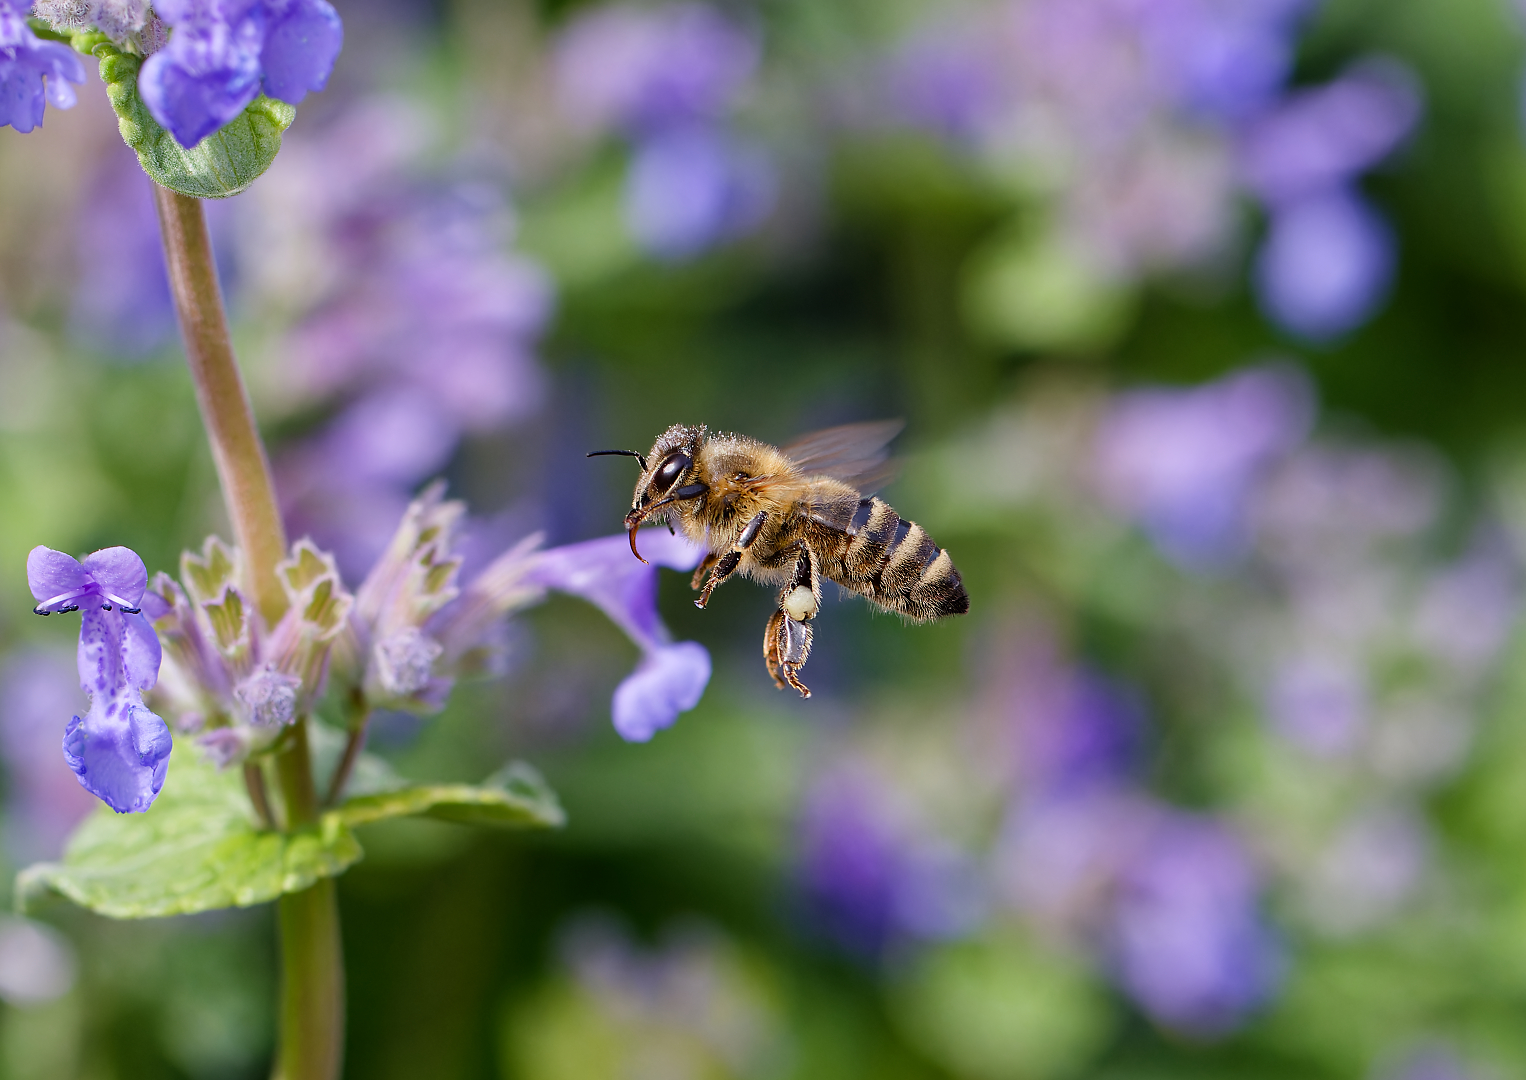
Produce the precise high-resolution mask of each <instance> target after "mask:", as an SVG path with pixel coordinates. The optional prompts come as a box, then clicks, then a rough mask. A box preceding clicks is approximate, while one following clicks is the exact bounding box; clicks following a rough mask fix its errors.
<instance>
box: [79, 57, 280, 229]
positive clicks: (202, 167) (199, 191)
mask: <svg viewBox="0 0 1526 1080" xmlns="http://www.w3.org/2000/svg"><path fill="white" fill-rule="evenodd" d="M74 44H75V47H76V48H80V47H81V46H82V45H86V46H88V47H89V48H88V51H90V52H91V53H92V54H93V55H94V56H97V57H99V58H100V61H101V81H102V82H104V83H105V84H106V94H107V97H109V98H110V99H111V107H112V108H113V109H114V110H116V114H117V127H118V129H119V130H120V131H121V133H122V141H123V142H125V143H126V144H127V145H128V146H130V147H132V149H133V150H135V151H137V154H138V163H139V164H140V165H142V166H143V171H144V172H146V173H148V175H149V176H150V177H152V178H153V180H154V182H155V183H157V184H160V185H162V186H163V187H167V188H169V189H170V190H171V191H178V192H180V194H182V195H190V196H193V197H195V198H198V199H222V198H226V197H227V196H229V195H237V194H238V193H239V192H241V191H243V190H244V189H245V188H247V187H248V186H249V185H250V184H252V183H254V181H255V180H256V179H258V178H259V176H260V174H261V173H263V172H264V171H265V170H266V169H268V168H270V163H271V162H273V161H275V159H276V154H277V153H278V152H279V151H280V149H281V133H282V132H283V131H285V130H286V129H287V128H289V127H290V126H291V122H292V121H293V120H295V119H296V117H297V110H296V109H294V108H292V107H291V106H290V105H288V104H286V102H284V101H276V100H274V99H272V98H268V97H265V96H264V95H263V94H262V95H260V96H259V97H257V98H255V99H254V101H252V102H250V104H249V106H248V108H246V109H245V110H244V111H243V112H242V113H240V114H239V115H238V116H236V117H234V118H233V119H232V120H230V121H228V123H226V124H224V125H223V126H222V127H220V128H218V129H217V130H216V131H214V132H213V133H212V134H210V135H208V136H207V137H206V138H205V139H203V140H201V142H199V143H197V144H196V145H195V146H194V147H192V148H191V149H189V150H187V149H186V148H185V147H183V146H181V145H180V144H179V143H177V142H176V141H175V137H174V136H173V135H171V134H170V133H169V132H168V131H166V130H165V129H164V128H162V127H160V126H159V122H158V121H157V120H155V119H154V118H153V117H152V116H151V115H149V111H148V106H147V105H145V104H144V103H143V99H142V98H141V97H140V96H139V95H138V68H139V67H140V66H141V65H142V63H143V61H142V58H140V57H137V56H133V55H131V54H129V53H124V52H122V51H121V50H119V49H118V48H117V47H116V46H115V45H113V44H111V43H110V42H109V41H104V42H97V41H94V39H93V38H90V39H84V40H81V39H80V38H79V37H78V36H77V37H76V39H75V42H74Z"/></svg>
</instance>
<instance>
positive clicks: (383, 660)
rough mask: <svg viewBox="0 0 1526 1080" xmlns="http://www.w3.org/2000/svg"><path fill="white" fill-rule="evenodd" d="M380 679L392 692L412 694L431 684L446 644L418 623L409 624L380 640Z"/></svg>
mask: <svg viewBox="0 0 1526 1080" xmlns="http://www.w3.org/2000/svg"><path fill="white" fill-rule="evenodd" d="M374 651H375V657H374V664H375V667H374V670H375V672H376V679H377V681H378V682H379V683H381V687H382V689H383V690H385V691H386V692H387V693H388V694H391V695H393V696H396V697H410V696H412V695H413V694H415V693H417V692H418V691H420V690H422V689H424V687H425V686H427V685H429V680H430V677H431V676H432V674H433V673H434V662H435V661H436V660H438V659H439V658H440V654H441V653H443V652H444V651H445V647H444V646H443V645H441V644H440V643H439V642H438V641H436V640H435V639H434V638H432V637H429V636H428V635H426V634H425V633H424V632H423V631H421V630H420V629H419V628H418V627H416V626H406V627H404V628H403V629H401V630H399V631H398V632H397V633H395V634H393V635H391V636H390V637H387V638H384V639H383V640H381V641H378V642H377V643H376V648H375V650H374Z"/></svg>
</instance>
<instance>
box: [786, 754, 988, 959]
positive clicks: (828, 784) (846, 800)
mask: <svg viewBox="0 0 1526 1080" xmlns="http://www.w3.org/2000/svg"><path fill="white" fill-rule="evenodd" d="M796 874H797V876H798V879H799V885H800V888H801V891H802V893H803V895H804V899H805V901H806V904H807V907H808V912H809V914H810V916H811V918H812V919H813V920H814V922H815V923H816V924H817V926H818V927H819V928H820V929H821V930H822V931H823V932H824V933H826V934H827V935H828V936H829V937H831V938H832V939H833V940H834V941H836V942H837V943H838V944H839V945H841V946H843V947H844V948H846V949H848V950H849V951H851V952H855V953H860V954H864V955H873V954H875V953H879V952H881V951H882V950H883V949H884V948H885V947H886V946H887V945H890V944H891V943H892V942H893V941H894V940H895V939H897V938H904V937H911V938H918V939H922V940H940V939H942V940H946V939H950V938H956V937H960V936H963V935H965V934H968V933H969V932H970V931H972V930H973V929H975V928H976V927H977V926H978V925H979V923H980V921H981V919H982V918H983V917H984V915H985V911H986V899H987V889H986V883H985V879H984V872H983V868H982V867H981V866H980V865H979V864H978V863H977V862H976V860H975V859H974V858H972V857H971V855H970V853H969V852H968V851H967V850H965V849H964V848H963V847H961V846H959V845H957V844H954V843H951V842H949V841H948V840H947V839H945V838H943V837H941V836H938V835H937V834H935V833H934V832H932V831H931V830H929V829H927V828H925V827H924V826H923V825H922V824H921V823H920V821H919V817H918V813H917V810H916V809H915V808H914V807H911V806H908V805H907V803H906V792H905V789H904V788H902V787H901V786H899V785H897V784H894V783H892V782H891V781H890V780H889V779H887V778H886V777H885V776H884V775H883V774H882V772H881V771H880V770H879V769H878V768H877V767H876V764H875V763H874V762H872V761H869V760H866V759H865V758H863V757H862V756H850V757H848V758H847V759H845V760H843V761H840V762H837V763H835V764H833V765H832V766H831V767H829V768H827V769H826V770H825V771H823V772H822V773H821V775H820V776H818V777H817V778H816V780H815V781H814V782H813V783H812V785H811V789H810V793H809V795H808V797H807V799H806V801H805V807H804V811H803V813H802V815H801V821H800V836H799V855H798V863H797V869H796Z"/></svg>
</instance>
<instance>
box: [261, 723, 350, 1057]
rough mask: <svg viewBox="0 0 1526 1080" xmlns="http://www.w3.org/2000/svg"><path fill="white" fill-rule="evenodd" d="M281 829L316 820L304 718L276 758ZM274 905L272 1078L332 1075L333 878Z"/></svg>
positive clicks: (339, 1004) (335, 1022) (338, 1021)
mask: <svg viewBox="0 0 1526 1080" xmlns="http://www.w3.org/2000/svg"><path fill="white" fill-rule="evenodd" d="M275 764H276V776H277V778H278V779H279V781H280V785H281V800H282V802H283V803H285V805H286V826H287V828H288V829H300V828H302V827H304V826H307V825H311V824H312V823H313V822H314V821H316V820H317V817H318V793H317V790H316V789H315V788H314V786H313V765H312V758H311V755H310V754H309V751H308V745H307V719H306V718H305V717H304V718H302V719H299V720H298V721H297V722H296V724H295V725H294V726H293V730H292V732H291V746H290V748H289V749H287V750H286V751H285V752H283V753H282V754H280V755H279V756H278V757H277V758H276V762H275ZM278 903H279V905H280V909H281V1043H280V1051H279V1053H278V1056H277V1058H276V1071H275V1080H336V1078H337V1077H338V1076H339V1066H340V1063H341V1061H342V1055H343V1053H344V961H343V956H342V954H341V949H340V940H339V906H338V903H337V902H336V900H335V896H334V880H333V879H332V878H324V879H322V880H321V881H319V882H318V884H316V885H314V886H313V887H312V888H310V889H307V890H305V891H303V892H299V893H286V894H285V895H283V896H282V897H281V899H280V900H279V901H278Z"/></svg>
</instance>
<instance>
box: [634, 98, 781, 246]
mask: <svg viewBox="0 0 1526 1080" xmlns="http://www.w3.org/2000/svg"><path fill="white" fill-rule="evenodd" d="M773 198H774V175H773V170H772V168H771V166H770V164H769V161H768V158H767V157H766V156H765V155H764V154H763V153H762V151H760V150H758V149H757V148H755V147H752V146H748V145H747V144H745V143H742V142H739V141H737V140H735V139H731V138H728V137H727V136H725V135H723V134H722V133H720V132H718V131H715V130H712V129H710V128H705V127H686V128H676V129H673V130H671V131H667V132H664V133H662V134H659V135H655V136H653V137H651V138H650V139H647V140H646V141H644V142H643V143H642V144H641V145H640V146H639V147H638V148H637V150H636V153H635V156H634V158H633V159H632V161H631V166H630V173H629V175H628V176H627V178H626V187H625V220H626V223H627V225H628V226H629V228H630V230H631V233H632V234H633V235H634V236H635V238H636V240H637V242H638V243H639V244H640V245H641V246H642V247H643V248H644V249H645V250H646V251H648V252H650V253H651V254H653V255H655V256H657V257H658V258H661V259H668V260H673V261H678V260H682V259H687V258H690V257H692V256H694V255H697V254H699V253H700V252H702V251H704V250H705V249H706V248H708V247H711V246H712V245H714V244H716V243H718V242H720V241H723V240H728V239H731V238H733V237H736V236H741V235H743V234H745V233H747V232H750V231H751V230H752V229H753V228H755V227H756V226H757V225H758V224H760V223H761V222H762V220H763V219H764V218H765V217H766V216H767V214H768V211H769V210H770V208H771V207H772V205H773Z"/></svg>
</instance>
